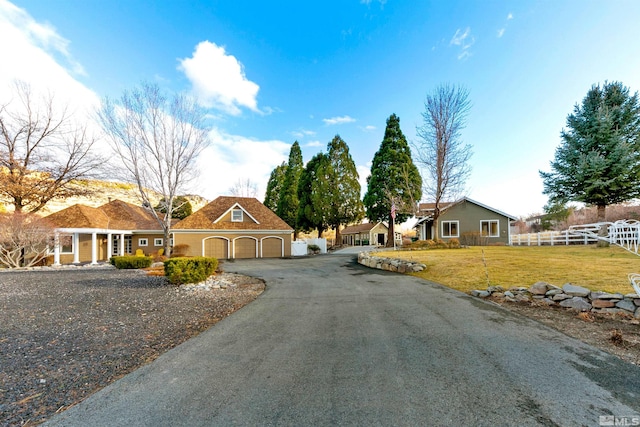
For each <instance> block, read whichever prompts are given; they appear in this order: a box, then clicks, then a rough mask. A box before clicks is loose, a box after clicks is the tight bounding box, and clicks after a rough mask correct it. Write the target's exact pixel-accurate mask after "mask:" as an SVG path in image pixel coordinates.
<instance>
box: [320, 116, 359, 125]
mask: <svg viewBox="0 0 640 427" xmlns="http://www.w3.org/2000/svg"><path fill="white" fill-rule="evenodd" d="M322 121H323V122H324V123H325V124H326V125H341V124H344V123H353V122H355V121H356V119H354V118H353V117H349V116H342V117H332V118H330V119H322Z"/></svg>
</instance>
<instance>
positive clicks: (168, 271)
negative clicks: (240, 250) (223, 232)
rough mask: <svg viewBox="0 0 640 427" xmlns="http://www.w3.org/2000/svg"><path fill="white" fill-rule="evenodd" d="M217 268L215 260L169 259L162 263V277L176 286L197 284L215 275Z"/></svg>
mask: <svg viewBox="0 0 640 427" xmlns="http://www.w3.org/2000/svg"><path fill="white" fill-rule="evenodd" d="M217 268H218V260H217V259H216V258H206V257H189V258H186V257H185V258H171V259H168V260H166V261H165V262H164V275H165V276H167V279H169V282H171V283H173V284H176V285H181V284H184V283H199V282H203V281H205V280H207V277H209V276H211V275H212V274H213V273H215V271H216V269H217Z"/></svg>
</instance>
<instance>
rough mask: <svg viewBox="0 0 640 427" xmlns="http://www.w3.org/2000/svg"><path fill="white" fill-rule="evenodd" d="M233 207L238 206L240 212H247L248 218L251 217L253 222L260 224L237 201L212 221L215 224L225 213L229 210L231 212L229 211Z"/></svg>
mask: <svg viewBox="0 0 640 427" xmlns="http://www.w3.org/2000/svg"><path fill="white" fill-rule="evenodd" d="M235 208H240V209H242V212H244V213H245V214H247V216H248V217H249V218H251V219H252V220H253V222H255V223H256V224H260V222H259V221H258V220H257V219H255V218H254V217H253V215H251V214H250V213H249V212H247V210H246V209H245V208H243V207H242V205H240V203H238V202H236V203H234V205H233V206H231V207H230V208H229V209H227V210H226V211H225V212H224V213H223V214H222V215H220V216H219V217H218V218H216V220H215V221H213V223H214V224H215V223H216V222H218V221H220V220H221V219H222V218H223V217H224V216H225V215H226V214H228V213H229V212H231V211H232V210H233V209H235ZM238 222H239V221H238Z"/></svg>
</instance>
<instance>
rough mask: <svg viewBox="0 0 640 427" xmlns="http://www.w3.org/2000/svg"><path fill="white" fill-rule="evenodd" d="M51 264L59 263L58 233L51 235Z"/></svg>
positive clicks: (56, 264)
mask: <svg viewBox="0 0 640 427" xmlns="http://www.w3.org/2000/svg"><path fill="white" fill-rule="evenodd" d="M53 265H55V266H58V265H60V234H59V233H58V232H56V233H55V234H54V235H53Z"/></svg>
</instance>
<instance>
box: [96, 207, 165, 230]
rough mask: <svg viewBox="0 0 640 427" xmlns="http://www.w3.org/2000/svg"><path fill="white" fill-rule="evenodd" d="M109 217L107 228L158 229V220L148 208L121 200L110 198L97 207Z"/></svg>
mask: <svg viewBox="0 0 640 427" xmlns="http://www.w3.org/2000/svg"><path fill="white" fill-rule="evenodd" d="M99 209H100V210H102V211H103V212H104V213H105V214H106V215H107V216H108V217H109V218H110V219H111V223H110V224H109V228H117V229H128V230H160V228H161V227H160V225H159V224H158V221H157V220H156V219H155V218H154V216H153V214H152V213H151V212H150V211H149V209H145V208H143V207H142V206H136V205H132V204H131V203H127V202H123V201H122V200H112V201H110V202H109V203H106V204H104V205H102V206H100V208H99Z"/></svg>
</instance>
